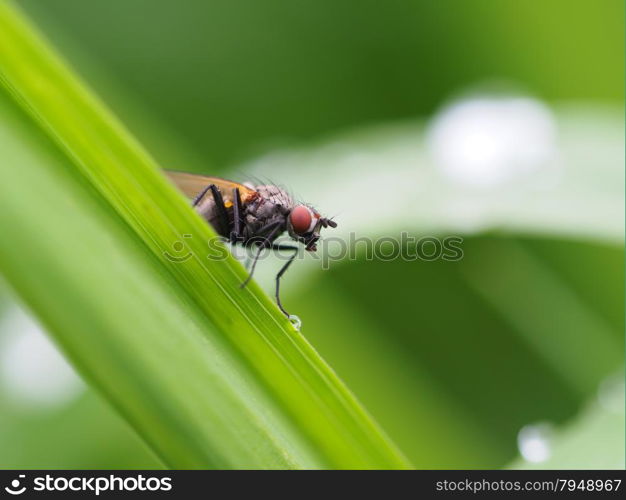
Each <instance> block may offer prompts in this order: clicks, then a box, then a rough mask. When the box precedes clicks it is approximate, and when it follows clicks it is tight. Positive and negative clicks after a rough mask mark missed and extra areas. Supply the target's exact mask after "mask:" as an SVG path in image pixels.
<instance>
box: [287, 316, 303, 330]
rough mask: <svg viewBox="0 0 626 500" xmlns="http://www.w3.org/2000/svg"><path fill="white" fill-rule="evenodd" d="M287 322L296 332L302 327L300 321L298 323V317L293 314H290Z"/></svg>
mask: <svg viewBox="0 0 626 500" xmlns="http://www.w3.org/2000/svg"><path fill="white" fill-rule="evenodd" d="M289 321H290V322H291V324H292V325H293V327H294V328H295V329H296V330H298V331H300V328H301V327H302V321H300V318H298V316H296V315H295V314H290V315H289Z"/></svg>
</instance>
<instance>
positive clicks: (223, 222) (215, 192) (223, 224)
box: [192, 184, 230, 236]
mask: <svg viewBox="0 0 626 500" xmlns="http://www.w3.org/2000/svg"><path fill="white" fill-rule="evenodd" d="M209 191H211V195H212V196H213V201H215V210H217V221H218V224H219V226H220V227H219V228H217V230H218V232H219V233H220V234H221V235H224V236H226V235H229V234H230V220H229V218H228V211H227V210H226V205H225V204H224V198H222V193H220V190H219V188H218V187H217V186H216V185H215V184H209V185H208V186H207V187H205V188H204V189H203V190H202V191H200V193H199V194H198V195H197V196H196V197H195V198H194V200H193V203H192V206H193V207H197V206H198V205H199V204H200V202H201V201H202V200H203V199H204V197H205V196H206V194H207V193H208V192H209Z"/></svg>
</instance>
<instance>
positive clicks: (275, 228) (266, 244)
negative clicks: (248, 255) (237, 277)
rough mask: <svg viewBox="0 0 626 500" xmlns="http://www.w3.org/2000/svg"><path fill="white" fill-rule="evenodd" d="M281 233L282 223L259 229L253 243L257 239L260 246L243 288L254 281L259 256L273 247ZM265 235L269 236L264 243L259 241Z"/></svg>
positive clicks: (273, 223) (242, 285)
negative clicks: (275, 237) (276, 237)
mask: <svg viewBox="0 0 626 500" xmlns="http://www.w3.org/2000/svg"><path fill="white" fill-rule="evenodd" d="M279 231H280V222H271V223H270V224H268V225H267V226H263V227H262V228H261V229H259V231H258V232H257V234H255V235H254V238H253V239H252V242H253V243H254V242H255V241H254V240H255V239H256V243H257V244H258V246H257V251H256V253H255V254H254V257H253V259H252V266H251V267H250V273H249V274H248V277H247V278H246V280H245V281H244V282H243V283H242V284H241V288H243V287H245V286H246V285H247V284H248V283H250V280H251V279H252V275H253V274H254V268H255V267H256V263H257V261H258V260H259V256H260V255H261V252H262V251H263V249H264V248H268V247H271V246H272V240H273V238H274V236H276V234H277V233H278V232H279ZM265 233H267V236H266V237H265V238H264V239H263V240H262V241H259V240H258V238H260V237H261V236H262V235H263V234H265Z"/></svg>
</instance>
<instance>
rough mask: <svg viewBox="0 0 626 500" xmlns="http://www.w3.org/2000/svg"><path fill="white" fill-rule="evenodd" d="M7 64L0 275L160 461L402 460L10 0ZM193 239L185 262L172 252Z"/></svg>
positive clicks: (342, 464) (0, 34) (4, 11)
mask: <svg viewBox="0 0 626 500" xmlns="http://www.w3.org/2000/svg"><path fill="white" fill-rule="evenodd" d="M0 68H1V70H0V71H1V72H0V77H1V79H2V83H3V87H4V91H3V92H2V93H1V94H0V96H1V97H0V116H1V120H0V144H2V149H3V162H2V167H0V168H1V170H0V175H1V176H2V178H1V182H0V227H2V229H3V233H4V234H3V238H2V244H0V268H1V269H2V272H3V273H4V274H5V275H6V277H7V278H8V280H9V282H10V283H11V284H12V286H13V287H14V288H15V289H16V290H17V292H18V293H19V295H20V296H21V297H22V298H23V300H24V301H25V302H26V303H27V304H28V305H29V306H30V308H31V309H32V311H33V312H34V313H35V314H36V315H38V316H39V317H40V318H41V320H42V321H43V323H44V324H45V325H46V327H47V328H48V329H49V331H50V332H51V333H52V335H53V336H54V338H55V339H56V341H57V342H58V343H59V345H60V347H61V348H62V349H63V350H64V351H65V352H66V353H67V355H68V356H69V357H70V359H71V360H72V361H73V362H74V364H75V365H76V366H77V367H78V368H79V369H80V371H81V373H82V374H83V375H84V376H85V377H86V378H87V379H88V380H89V381H90V382H91V383H92V384H93V385H95V386H96V387H97V388H99V390H100V391H102V392H103V393H104V394H105V395H106V396H107V397H108V398H109V400H110V401H111V403H112V404H114V405H115V406H116V407H117V408H118V410H119V411H120V412H121V413H122V414H123V415H124V416H125V417H126V418H127V419H128V421H129V422H130V423H131V424H132V425H133V427H134V428H135V429H136V430H137V431H138V432H139V434H140V435H141V436H143V438H144V439H145V440H146V441H147V442H148V443H149V444H150V446H151V447H152V448H153V450H154V451H156V453H157V454H158V455H159V457H160V458H161V459H162V460H163V461H164V462H165V463H166V464H167V465H169V466H171V467H180V468H183V467H184V468H202V467H233V468H241V467H248V468H268V467H269V468H287V467H293V468H318V467H319V468H325V467H332V468H404V467H408V466H409V464H408V463H407V462H406V461H405V459H404V458H403V457H402V455H401V454H400V453H399V452H398V451H397V449H396V448H395V447H394V446H393V444H391V443H390V442H389V440H388V439H387V438H386V437H385V436H384V434H383V433H382V432H381V430H380V429H379V428H378V427H377V425H376V424H375V423H374V422H373V421H372V420H371V418H370V417H369V416H368V415H367V413H366V412H365V410H364V409H363V408H362V407H361V406H360V405H359V403H358V402H357V401H356V400H355V398H354V397H353V396H352V395H351V393H350V392H349V391H348V389H347V388H346V387H345V386H344V385H343V384H342V383H341V381H340V380H339V379H338V378H337V377H336V375H335V374H334V373H333V372H332V370H331V369H330V368H329V367H328V365H326V364H325V363H324V361H323V360H322V359H321V358H320V357H319V356H318V355H317V354H316V352H315V351H314V350H313V349H312V347H311V346H310V345H309V344H308V343H307V342H306V340H305V339H304V337H303V336H302V335H301V334H300V333H298V332H297V331H295V330H294V329H293V327H292V325H291V324H290V323H289V321H288V320H287V319H286V318H285V317H283V316H282V315H281V314H280V312H279V311H278V309H277V308H276V307H275V305H274V304H273V303H272V301H271V300H270V299H269V298H268V297H267V296H265V295H264V294H263V293H262V292H261V291H260V289H259V288H258V287H257V286H256V285H255V284H251V286H249V287H247V288H245V289H243V290H241V289H240V288H239V284H240V283H241V281H242V280H243V278H244V277H245V271H244V270H243V268H242V267H241V266H240V265H239V264H238V263H237V262H236V261H235V260H234V259H233V258H232V257H230V256H229V255H228V253H224V251H223V250H224V248H223V247H221V246H215V245H214V246H211V247H207V245H206V241H207V240H208V239H209V238H210V237H212V236H214V234H213V233H212V231H211V229H210V228H209V227H208V226H207V224H205V223H204V222H203V221H202V220H201V219H200V218H199V217H198V216H197V215H196V214H195V213H194V212H193V211H192V210H191V209H190V208H189V207H188V205H187V203H186V201H185V200H184V199H183V197H182V196H181V195H180V194H179V193H178V192H177V191H176V190H175V189H174V188H173V187H172V186H171V185H169V184H168V183H167V181H166V180H165V179H164V177H163V176H162V175H161V173H160V172H159V168H158V166H157V165H155V163H154V161H153V160H152V159H151V158H150V156H149V155H148V154H147V153H146V152H145V151H144V150H143V149H142V147H141V146H140V145H139V144H138V143H137V142H136V141H135V140H134V139H133V138H132V137H131V136H130V135H129V133H128V132H127V131H126V130H125V128H124V127H123V126H122V125H121V124H120V123H119V122H118V121H117V120H116V119H115V117H113V116H112V115H111V113H110V112H109V111H108V110H107V109H106V107H105V106H104V104H103V103H101V102H100V101H98V99H97V98H96V97H94V96H93V95H92V94H91V93H90V92H89V90H88V89H87V88H86V87H85V86H84V85H83V84H82V83H81V82H80V80H79V79H78V78H77V77H76V76H75V75H74V74H73V73H72V72H71V70H70V69H68V68H67V67H66V66H65V64H64V63H63V62H62V61H61V60H60V59H59V58H58V57H57V56H56V55H55V54H54V53H53V51H52V50H51V49H50V48H49V47H48V46H47V44H46V42H45V41H44V40H43V39H42V38H41V37H40V36H39V35H38V34H36V33H35V31H34V30H33V28H32V27H31V26H30V25H29V24H28V23H27V22H26V21H25V20H24V19H23V18H22V17H21V16H20V15H19V14H18V12H17V11H16V9H15V8H14V7H13V6H12V5H11V4H10V3H8V2H4V1H3V2H1V3H0ZM9 94H10V95H11V96H12V97H13V98H14V100H15V101H16V102H18V103H19V104H20V105H21V107H22V110H20V109H18V108H17V107H16V105H15V102H12V101H11V99H10V98H9ZM25 112H26V113H25ZM27 115H28V117H30V118H31V119H34V122H36V125H35V123H33V121H31V119H29V118H28V117H27ZM50 139H52V141H51V140H50ZM183 235H190V237H185V238H183ZM183 241H184V242H185V247H186V248H185V251H186V252H188V253H189V254H190V255H191V258H189V259H187V260H185V261H184V262H181V263H174V262H171V260H169V259H167V258H166V257H165V253H166V252H170V253H175V249H176V247H175V246H174V245H175V244H176V243H177V242H183Z"/></svg>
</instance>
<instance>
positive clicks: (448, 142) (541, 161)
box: [428, 96, 557, 188]
mask: <svg viewBox="0 0 626 500" xmlns="http://www.w3.org/2000/svg"><path fill="white" fill-rule="evenodd" d="M428 146H429V149H430V153H431V155H432V157H433V160H434V161H435V164H436V165H437V167H438V168H439V169H440V170H441V172H442V173H443V174H444V175H445V176H446V177H448V178H449V179H450V180H452V181H454V182H457V183H460V184H465V185H469V186H473V187H480V188H487V187H492V186H497V185H500V184H502V183H503V182H506V181H511V180H513V179H516V178H517V177H519V176H520V175H521V174H525V173H526V174H528V173H531V172H533V171H535V170H537V169H538V168H539V167H542V166H545V165H546V164H547V163H548V162H549V161H550V160H551V159H552V158H554V157H555V154H556V152H557V146H556V124H555V120H554V117H553V116H552V113H551V112H550V110H549V108H548V107H547V106H545V105H544V104H543V103H541V102H540V101H538V100H536V99H531V98H529V97H523V96H508V97H496V96H483V97H481V96H477V97H472V98H467V99H463V100H460V101H458V102H455V103H453V104H451V105H450V106H448V107H447V108H445V109H444V110H443V111H442V112H441V113H439V114H438V115H437V116H435V118H434V119H433V121H432V123H431V125H430V127H429V131H428Z"/></svg>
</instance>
